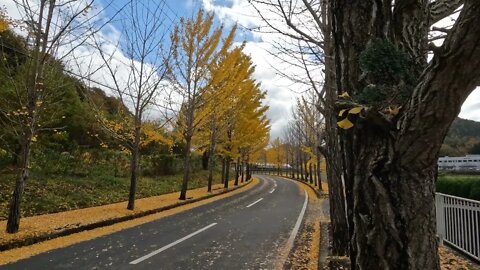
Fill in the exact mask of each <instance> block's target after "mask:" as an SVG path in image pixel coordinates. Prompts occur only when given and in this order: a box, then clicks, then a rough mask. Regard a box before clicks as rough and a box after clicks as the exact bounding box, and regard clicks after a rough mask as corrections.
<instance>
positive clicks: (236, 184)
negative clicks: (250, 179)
mask: <svg viewBox="0 0 480 270" xmlns="http://www.w3.org/2000/svg"><path fill="white" fill-rule="evenodd" d="M239 177H240V158H237V163H235V181H234V182H233V185H234V186H238V178H239Z"/></svg>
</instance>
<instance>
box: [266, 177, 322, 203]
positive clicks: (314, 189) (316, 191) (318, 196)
mask: <svg viewBox="0 0 480 270" xmlns="http://www.w3.org/2000/svg"><path fill="white" fill-rule="evenodd" d="M275 176H278V177H282V178H285V179H289V180H293V181H295V182H298V183H302V184H303V185H305V186H307V187H309V188H310V189H311V190H312V191H313V192H315V195H316V196H317V199H320V198H321V196H322V193H321V192H320V191H319V190H318V189H316V188H315V187H314V186H312V185H310V184H308V183H306V182H304V181H301V180H298V179H295V178H290V177H287V176H279V175H275Z"/></svg>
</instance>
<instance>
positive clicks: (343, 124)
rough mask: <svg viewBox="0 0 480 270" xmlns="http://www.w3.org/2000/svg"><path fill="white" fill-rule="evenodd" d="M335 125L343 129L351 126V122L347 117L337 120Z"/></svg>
mask: <svg viewBox="0 0 480 270" xmlns="http://www.w3.org/2000/svg"><path fill="white" fill-rule="evenodd" d="M337 125H338V126H339V127H340V128H343V129H349V128H352V127H353V123H352V122H350V120H348V118H345V119H343V120H342V121H339V122H337Z"/></svg>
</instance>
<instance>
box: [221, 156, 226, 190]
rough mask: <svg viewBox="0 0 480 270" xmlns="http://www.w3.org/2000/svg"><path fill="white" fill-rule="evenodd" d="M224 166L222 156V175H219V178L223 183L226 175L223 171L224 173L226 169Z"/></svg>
mask: <svg viewBox="0 0 480 270" xmlns="http://www.w3.org/2000/svg"><path fill="white" fill-rule="evenodd" d="M225 166H226V164H225V158H222V177H221V178H222V184H224V183H225V177H226V176H225V173H226V171H225Z"/></svg>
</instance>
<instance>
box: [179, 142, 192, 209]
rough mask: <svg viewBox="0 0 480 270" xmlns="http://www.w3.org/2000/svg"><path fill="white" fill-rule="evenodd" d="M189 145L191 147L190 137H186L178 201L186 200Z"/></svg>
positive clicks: (188, 178)
mask: <svg viewBox="0 0 480 270" xmlns="http://www.w3.org/2000/svg"><path fill="white" fill-rule="evenodd" d="M191 145H192V137H191V136H187V138H186V144H185V157H184V158H183V181H182V189H181V190H180V197H179V198H178V199H179V200H186V199H187V189H188V181H189V180H190V156H191V152H190V148H191Z"/></svg>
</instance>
